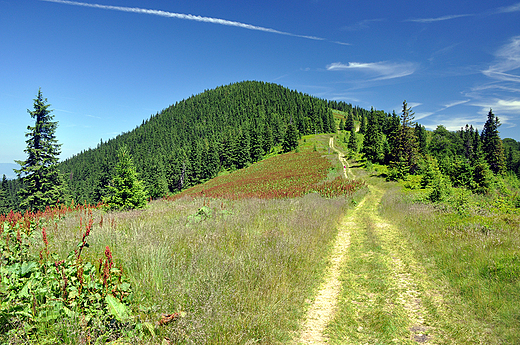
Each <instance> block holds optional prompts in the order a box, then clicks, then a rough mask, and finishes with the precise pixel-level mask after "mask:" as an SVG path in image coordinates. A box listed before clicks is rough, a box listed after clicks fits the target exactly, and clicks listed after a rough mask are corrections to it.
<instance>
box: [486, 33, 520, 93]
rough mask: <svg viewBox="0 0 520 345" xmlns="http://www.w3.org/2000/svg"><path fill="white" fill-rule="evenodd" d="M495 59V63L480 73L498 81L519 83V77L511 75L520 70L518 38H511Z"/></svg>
mask: <svg viewBox="0 0 520 345" xmlns="http://www.w3.org/2000/svg"><path fill="white" fill-rule="evenodd" d="M495 57H496V61H495V63H494V64H492V65H491V66H490V67H489V68H488V69H486V70H484V71H482V73H483V74H484V75H486V76H488V77H490V78H493V79H496V80H499V81H510V82H516V83H520V76H519V75H517V74H513V73H511V72H513V71H514V70H516V69H519V68H520V36H516V37H513V38H511V40H510V42H509V43H508V44H506V45H504V46H503V47H502V48H500V49H499V50H498V51H497V52H496V54H495Z"/></svg>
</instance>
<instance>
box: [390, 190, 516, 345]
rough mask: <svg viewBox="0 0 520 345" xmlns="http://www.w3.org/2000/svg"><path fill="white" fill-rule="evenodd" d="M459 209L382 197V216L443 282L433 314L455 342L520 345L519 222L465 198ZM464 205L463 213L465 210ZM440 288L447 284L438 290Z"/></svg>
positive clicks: (482, 201)
mask: <svg viewBox="0 0 520 345" xmlns="http://www.w3.org/2000/svg"><path fill="white" fill-rule="evenodd" d="M465 198H466V200H464V202H463V203H462V204H460V205H456V207H455V208H451V207H440V208H439V207H438V206H434V205H431V204H430V205H428V204H422V203H417V202H414V201H413V198H412V197H411V196H410V197H409V198H403V196H402V194H401V193H399V192H397V191H395V190H394V191H392V192H390V193H387V195H386V196H385V197H384V198H383V201H382V207H381V211H382V214H383V215H384V216H385V217H387V218H389V219H392V220H393V221H394V222H396V223H397V224H399V225H400V226H401V229H402V231H403V234H404V235H405V236H406V237H407V238H408V240H409V241H410V243H411V244H412V245H413V247H414V249H415V251H416V253H417V255H418V257H419V259H420V260H421V261H422V262H424V263H425V266H427V267H429V274H431V276H432V279H433V280H436V281H438V282H439V285H438V286H436V287H433V288H434V289H442V291H443V293H442V294H443V299H444V301H443V302H442V303H441V304H439V303H436V302H435V299H436V298H435V297H432V300H431V301H430V308H431V313H432V314H435V315H436V318H437V323H438V325H439V326H440V327H442V328H444V329H446V330H447V331H448V333H449V336H450V338H451V339H452V341H454V342H456V343H486V344H501V343H507V344H517V343H519V342H520V227H519V224H520V216H519V215H518V214H517V213H515V212H512V211H511V209H509V212H507V213H506V212H503V211H502V210H501V209H500V208H499V207H492V205H486V200H485V199H484V198H482V197H480V196H471V195H469V194H468V195H465ZM461 205H463V206H464V207H461ZM441 282H442V284H441Z"/></svg>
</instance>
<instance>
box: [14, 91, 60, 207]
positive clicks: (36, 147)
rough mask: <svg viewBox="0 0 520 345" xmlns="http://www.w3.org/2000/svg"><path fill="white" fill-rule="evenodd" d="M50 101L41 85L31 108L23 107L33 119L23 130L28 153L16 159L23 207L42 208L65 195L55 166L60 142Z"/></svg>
mask: <svg viewBox="0 0 520 345" xmlns="http://www.w3.org/2000/svg"><path fill="white" fill-rule="evenodd" d="M49 106H50V104H47V99H46V98H43V95H42V91H41V89H39V90H38V95H37V96H36V98H35V99H34V110H32V111H31V110H27V111H28V112H29V114H30V115H31V117H32V118H34V119H36V121H35V124H34V126H27V129H28V130H29V132H28V133H26V134H25V136H26V137H28V138H29V139H27V140H26V141H25V142H26V143H27V149H25V150H24V152H25V153H27V155H28V157H27V160H25V161H16V162H17V163H18V164H20V166H21V167H20V169H18V170H15V171H16V173H17V174H18V176H19V177H20V178H21V179H22V188H21V189H20V190H19V192H18V193H19V196H20V198H21V204H20V206H21V207H22V208H23V209H33V210H43V209H45V207H46V206H50V205H54V204H55V203H56V202H57V201H58V200H60V198H61V200H62V201H63V199H64V198H65V197H66V192H65V185H64V181H63V177H62V176H61V174H60V172H59V170H58V165H57V164H58V159H59V158H58V156H59V154H60V146H61V144H58V141H57V139H56V135H55V132H56V128H57V127H58V122H54V121H52V120H53V118H54V115H52V114H51V112H52V110H49V109H48V108H49Z"/></svg>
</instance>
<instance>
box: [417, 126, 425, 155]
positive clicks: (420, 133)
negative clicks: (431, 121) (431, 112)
mask: <svg viewBox="0 0 520 345" xmlns="http://www.w3.org/2000/svg"><path fill="white" fill-rule="evenodd" d="M415 137H416V138H417V144H418V151H419V154H421V155H425V154H426V152H427V151H426V148H427V145H428V143H427V141H426V137H427V134H426V128H424V126H423V125H420V124H419V123H416V124H415Z"/></svg>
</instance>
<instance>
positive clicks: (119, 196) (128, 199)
mask: <svg viewBox="0 0 520 345" xmlns="http://www.w3.org/2000/svg"><path fill="white" fill-rule="evenodd" d="M117 157H118V162H117V164H116V166H115V169H114V177H113V178H112V182H111V184H110V185H108V188H107V189H108V196H106V197H105V198H104V199H103V201H104V203H105V205H106V206H107V208H109V209H117V210H129V209H135V208H142V207H144V206H145V205H146V192H145V189H144V186H143V182H142V181H141V180H139V179H138V176H137V172H136V170H135V166H134V162H133V159H132V156H131V155H130V153H129V152H128V149H127V148H126V146H122V147H120V148H119V150H118V151H117Z"/></svg>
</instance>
